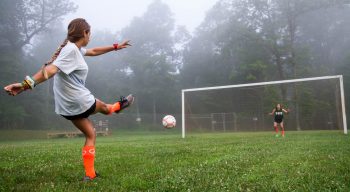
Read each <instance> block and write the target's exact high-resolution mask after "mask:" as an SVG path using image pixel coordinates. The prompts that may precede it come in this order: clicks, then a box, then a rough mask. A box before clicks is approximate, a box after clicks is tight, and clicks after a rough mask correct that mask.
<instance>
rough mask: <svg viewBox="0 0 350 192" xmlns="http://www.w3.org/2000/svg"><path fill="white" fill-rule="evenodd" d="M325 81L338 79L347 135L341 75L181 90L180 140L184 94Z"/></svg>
mask: <svg viewBox="0 0 350 192" xmlns="http://www.w3.org/2000/svg"><path fill="white" fill-rule="evenodd" d="M327 79H339V85H340V100H341V106H342V115H343V127H344V134H347V133H348V131H347V122H346V110H345V95H344V83H343V75H334V76H321V77H310V78H300V79H288V80H280V81H265V82H258V83H245V84H237V85H224V86H214V87H201V88H192V89H182V90H181V97H182V99H181V103H182V138H185V92H194V91H209V90H216V89H228V88H238V87H254V86H259V85H275V84H286V83H297V82H304V81H316V80H327Z"/></svg>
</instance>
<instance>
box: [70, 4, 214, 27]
mask: <svg viewBox="0 0 350 192" xmlns="http://www.w3.org/2000/svg"><path fill="white" fill-rule="evenodd" d="M217 1H218V0H194V1H187V0H163V2H164V3H166V4H167V5H169V7H170V9H171V12H172V13H173V14H174V18H175V24H176V25H184V26H186V28H187V29H188V30H189V31H190V32H193V31H194V29H195V28H196V27H197V26H198V25H199V24H200V23H201V22H202V21H203V19H204V16H205V13H206V12H207V11H208V10H209V9H210V8H211V7H212V6H213V5H214V4H215V3H216V2H217ZM74 2H75V3H76V4H77V5H78V6H79V8H78V10H77V11H76V12H75V13H72V14H69V15H67V16H66V17H65V18H64V25H68V23H69V22H70V20H72V19H74V18H77V17H82V18H85V19H86V20H88V22H89V23H90V24H91V26H92V27H93V29H98V30H110V31H118V30H121V29H122V28H123V27H126V26H127V25H128V24H129V23H130V22H131V20H132V19H133V18H134V17H140V16H141V15H142V14H143V13H145V12H146V10H147V7H148V5H149V4H150V3H152V2H153V0H129V1H120V0H119V1H113V0H100V1H98V3H96V1H94V0H76V1H74Z"/></svg>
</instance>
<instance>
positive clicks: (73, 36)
mask: <svg viewBox="0 0 350 192" xmlns="http://www.w3.org/2000/svg"><path fill="white" fill-rule="evenodd" d="M89 31H90V25H89V24H88V23H87V22H86V21H85V19H83V18H77V19H74V20H73V21H71V22H70V23H69V25H68V34H67V38H66V39H65V40H64V41H63V43H62V44H61V45H60V46H59V47H58V48H57V50H56V51H55V53H54V54H53V55H52V57H51V59H50V60H49V61H48V62H46V63H45V64H44V65H43V67H42V68H41V71H42V73H43V75H44V77H45V79H48V78H49V76H48V74H47V72H46V70H45V67H46V66H47V65H50V64H52V63H53V62H54V61H55V60H56V59H57V57H58V55H59V54H60V52H61V50H62V48H63V47H64V46H66V45H67V43H68V41H70V42H72V43H75V42H77V41H79V40H80V39H81V38H83V37H84V33H87V32H89Z"/></svg>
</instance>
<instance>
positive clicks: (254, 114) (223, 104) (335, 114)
mask: <svg viewBox="0 0 350 192" xmlns="http://www.w3.org/2000/svg"><path fill="white" fill-rule="evenodd" d="M277 103H280V104H282V105H283V108H285V109H288V110H290V112H289V113H288V114H286V115H284V124H285V127H286V130H287V131H291V130H299V131H300V130H339V131H342V132H344V134H347V122H346V111H345V99H344V86H343V76H342V75H337V76H322V77H312V78H302V79H290V80H281V81H269V82H259V83H248V84H238V85H226V86H216V87H203V88H193V89H183V90H182V137H183V138H185V135H186V133H188V132H190V133H192V132H193V133H196V132H234V131H272V130H273V129H272V123H273V117H272V116H270V115H269V113H270V112H271V111H272V109H273V108H274V107H275V106H276V104H277Z"/></svg>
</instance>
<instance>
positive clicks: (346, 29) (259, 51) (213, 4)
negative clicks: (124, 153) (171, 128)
mask: <svg viewBox="0 0 350 192" xmlns="http://www.w3.org/2000/svg"><path fill="white" fill-rule="evenodd" d="M0 7H1V12H0V68H1V69H0V79H1V81H0V82H1V86H2V87H4V86H6V85H8V84H10V83H13V82H21V81H22V80H23V78H24V77H25V75H32V74H34V73H35V72H37V71H38V70H39V69H40V67H41V66H42V64H43V63H45V62H46V61H47V60H49V59H50V57H51V55H52V54H53V53H54V52H55V50H56V48H57V47H58V46H59V45H60V44H61V43H62V42H63V40H64V39H65V36H66V29H67V25H68V23H69V22H70V20H72V19H74V18H76V17H82V18H85V19H86V20H87V21H88V22H89V23H90V25H91V26H92V39H91V41H90V44H89V45H88V47H87V48H90V47H94V46H103V45H111V44H113V43H115V42H117V41H118V42H120V41H122V40H124V39H130V40H131V43H132V47H130V48H128V49H124V50H121V51H117V52H111V53H108V54H105V55H102V56H98V57H85V59H86V61H87V63H88V65H89V75H88V78H87V83H86V86H87V88H89V89H90V91H91V92H92V93H93V94H94V95H95V97H96V98H99V99H101V100H103V101H105V102H107V103H113V102H115V101H116V100H118V99H119V96H121V95H127V94H129V93H133V94H134V95H135V96H136V101H137V102H135V105H134V106H133V107H131V108H130V109H128V110H126V111H125V112H123V114H120V115H113V116H102V115H96V116H94V117H92V118H93V119H94V118H95V119H97V120H98V119H108V120H109V122H110V127H112V128H119V129H129V130H130V129H138V130H140V129H141V130H142V129H144V130H160V129H162V127H161V118H162V117H163V116H164V115H165V114H174V115H175V116H176V118H177V120H178V123H180V121H181V116H180V115H178V114H180V113H181V89H186V88H194V87H204V86H218V85H228V84H241V83H253V82H261V81H274V80H283V79H294V78H304V77H314V76H324V75H338V74H339V75H344V84H345V96H346V101H349V99H350V88H349V87H350V75H349V74H350V2H349V1H347V0H333V1H330V0H207V1H200V0H198V1H185V0H182V1H176V0H143V1H136V0H131V1H128V2H123V1H112V0H111V1H107V0H104V1H99V2H98V3H97V2H96V1H92V0H88V1H83V0H77V1H70V0H1V1H0ZM313 87H317V90H311V88H305V87H302V88H297V87H296V86H294V87H284V86H278V87H275V88H273V90H268V91H267V90H260V91H254V94H258V95H259V96H260V97H259V98H260V100H261V103H262V104H263V105H262V106H263V107H261V108H259V110H260V111H261V113H265V112H266V113H267V112H270V111H271V109H272V107H273V106H274V105H275V102H281V101H283V102H286V103H289V106H290V107H291V108H292V109H294V115H295V116H296V118H301V119H302V118H303V117H305V116H306V115H308V116H312V115H314V116H316V115H317V116H320V117H323V116H327V118H328V116H329V113H330V110H329V109H330V108H336V107H332V106H333V105H336V104H334V102H335V101H334V98H333V97H332V98H329V95H330V94H332V93H334V92H336V89H337V88H336V87H335V86H334V85H333V86H331V85H329V86H327V84H326V83H324V84H323V85H317V86H315V85H313ZM225 94H230V93H225ZM249 95H251V92H249V91H248V92H242V93H240V95H239V96H236V97H238V98H236V101H237V102H239V100H244V99H245V98H248V96H249ZM333 95H334V94H333ZM209 96H210V95H202V96H201V95H198V96H196V98H194V99H192V100H193V101H191V99H189V100H188V101H187V102H188V105H190V106H191V108H197V109H198V113H200V112H203V111H205V110H207V111H208V109H210V110H213V111H217V112H219V111H225V110H227V111H229V110H228V109H226V108H227V106H228V105H227V103H226V102H222V103H221V104H218V103H219V102H218V101H212V100H209V99H207V100H206V98H207V97H209ZM211 96H213V95H211ZM200 99H203V100H204V102H202V103H200V102H197V103H196V101H198V100H200ZM327 99H328V100H330V101H329V102H327V101H326V100H327ZM218 100H219V101H220V99H218ZM221 100H222V99H221ZM260 100H259V101H260ZM316 101H320V102H316ZM321 101H322V102H321ZM332 102H333V104H331V103H332ZM248 105H249V104H247V105H246V106H236V105H234V103H233V102H231V103H230V105H229V106H230V108H232V107H233V108H237V110H239V108H247V106H248ZM204 106H205V107H204ZM320 111H321V112H322V114H316V113H317V112H319V113H321V112H320ZM323 112H324V113H323ZM332 113H333V111H332ZM242 114H243V112H242ZM137 119H138V120H137ZM297 121H300V120H297ZM270 124H271V123H270ZM296 124H298V122H296ZM72 127H73V126H72V125H71V123H70V122H69V121H67V120H65V119H63V118H62V117H60V116H59V115H57V114H55V112H54V97H53V91H52V80H49V81H47V82H45V83H43V84H40V85H38V86H37V87H36V88H35V89H34V90H31V91H30V90H29V91H27V92H25V93H22V94H20V95H18V96H16V97H10V96H8V95H7V94H6V93H5V91H2V92H1V94H0V129H10V130H14V129H29V130H37V129H45V130H66V129H71V128H72ZM72 129H73V128H72Z"/></svg>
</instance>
